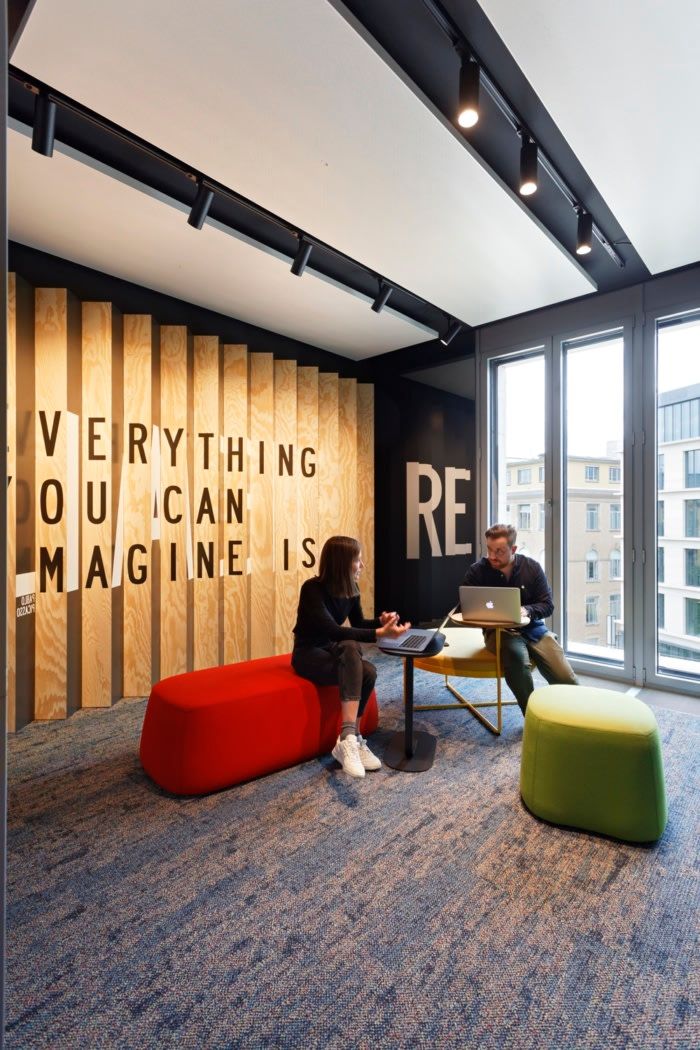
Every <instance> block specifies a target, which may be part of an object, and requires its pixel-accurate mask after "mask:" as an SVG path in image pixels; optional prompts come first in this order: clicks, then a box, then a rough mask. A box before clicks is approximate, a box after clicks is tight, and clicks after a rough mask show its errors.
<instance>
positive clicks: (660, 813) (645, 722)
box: [520, 685, 667, 842]
mask: <svg viewBox="0 0 700 1050" xmlns="http://www.w3.org/2000/svg"><path fill="white" fill-rule="evenodd" d="M520 794H521V795H522V799H523V802H524V803H525V805H526V806H527V808H528V809H529V810H530V812H531V813H534V814H535V816H537V817H541V818H542V819H543V820H548V821H550V823H552V824H563V825H566V826H567V827H573V828H584V829H585V830H586V831H596V832H599V833H600V834H602V835H611V836H613V838H618V839H624V840H626V841H627V842H652V841H655V840H656V839H658V838H660V836H661V835H662V834H663V830H664V828H665V827H666V816H667V812H666V790H665V786H664V771H663V761H662V758H661V744H660V741H659V730H658V726H657V724H656V719H655V718H654V715H653V714H652V712H651V710H650V709H649V708H648V707H647V706H646V704H643V703H642V701H641V700H637V699H636V698H634V697H631V696H625V695H624V693H614V692H612V691H610V690H609V689H591V688H589V687H588V686H575V685H548V686H545V687H544V688H542V689H535V691H534V692H533V693H532V695H531V696H530V699H529V701H528V705H527V713H526V716H525V730H524V733H523V751H522V760H521V765H520Z"/></svg>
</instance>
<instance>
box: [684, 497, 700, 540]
mask: <svg viewBox="0 0 700 1050" xmlns="http://www.w3.org/2000/svg"><path fill="white" fill-rule="evenodd" d="M685 534H686V536H690V537H691V538H695V537H700V499H687V500H685Z"/></svg>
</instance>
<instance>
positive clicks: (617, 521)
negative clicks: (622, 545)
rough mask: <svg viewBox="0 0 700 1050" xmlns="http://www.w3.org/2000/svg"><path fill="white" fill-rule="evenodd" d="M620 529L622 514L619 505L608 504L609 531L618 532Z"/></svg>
mask: <svg viewBox="0 0 700 1050" xmlns="http://www.w3.org/2000/svg"><path fill="white" fill-rule="evenodd" d="M621 528H622V513H621V511H620V504H619V503H611V504H610V531H611V532H619V531H620V529H621Z"/></svg>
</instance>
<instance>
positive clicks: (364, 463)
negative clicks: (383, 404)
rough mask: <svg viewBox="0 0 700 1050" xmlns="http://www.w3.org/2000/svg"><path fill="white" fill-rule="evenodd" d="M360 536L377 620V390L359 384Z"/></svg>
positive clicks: (365, 588)
mask: <svg viewBox="0 0 700 1050" xmlns="http://www.w3.org/2000/svg"><path fill="white" fill-rule="evenodd" d="M357 533H358V538H359V540H360V543H361V544H362V553H363V556H364V561H365V564H366V568H365V571H364V573H363V580H362V607H363V609H364V612H365V616H374V612H375V608H374V579H375V571H374V569H375V566H374V557H375V543H374V387H373V386H372V385H371V384H369V383H358V384H357Z"/></svg>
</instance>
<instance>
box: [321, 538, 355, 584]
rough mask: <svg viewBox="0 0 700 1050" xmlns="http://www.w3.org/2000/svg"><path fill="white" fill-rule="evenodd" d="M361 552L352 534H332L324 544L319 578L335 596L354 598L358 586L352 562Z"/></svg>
mask: <svg viewBox="0 0 700 1050" xmlns="http://www.w3.org/2000/svg"><path fill="white" fill-rule="evenodd" d="M359 553H360V544H359V543H358V541H357V540H355V539H353V538H352V536H331V537H330V539H327V540H326V542H325V543H324V544H323V550H322V551H321V561H320V564H319V567H318V578H319V580H320V581H321V583H322V584H323V586H324V587H325V588H326V590H327V591H328V593H329V594H332V595H333V597H334V598H352V597H353V596H354V595H355V594H357V593H358V586H357V583H356V581H355V576H354V574H353V571H352V563H353V560H354V559H355V558H357V556H358V555H359Z"/></svg>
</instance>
